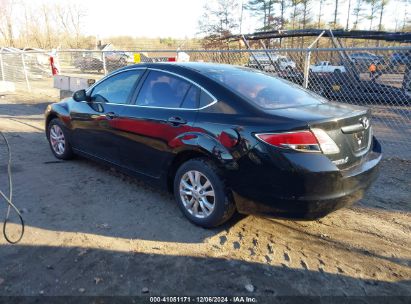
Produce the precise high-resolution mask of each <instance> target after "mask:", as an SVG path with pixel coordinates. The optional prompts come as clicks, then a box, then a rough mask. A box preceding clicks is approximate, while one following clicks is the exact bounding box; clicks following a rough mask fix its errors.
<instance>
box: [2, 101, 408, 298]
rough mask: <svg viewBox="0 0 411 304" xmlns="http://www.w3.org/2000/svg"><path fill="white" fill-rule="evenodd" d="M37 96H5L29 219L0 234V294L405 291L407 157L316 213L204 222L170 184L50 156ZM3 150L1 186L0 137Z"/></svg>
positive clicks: (6, 126)
mask: <svg viewBox="0 0 411 304" xmlns="http://www.w3.org/2000/svg"><path fill="white" fill-rule="evenodd" d="M41 100H42V99H39V98H36V99H34V98H29V97H27V96H23V95H8V96H5V97H2V98H1V99H0V130H2V131H3V132H5V134H6V136H7V138H8V139H9V142H10V144H11V148H12V153H13V180H14V201H15V203H16V204H17V205H18V206H19V208H20V209H21V210H22V212H23V216H24V218H25V221H26V225H27V226H26V233H25V235H24V238H23V240H22V241H21V242H20V243H19V244H18V245H8V244H7V243H6V242H5V241H4V239H3V238H2V237H0V270H1V271H0V295H140V294H142V292H143V291H144V292H146V293H145V294H146V295H159V294H162V295H164V294H166V295H178V296H182V295H221V294H230V295H240V294H244V295H253V296H260V295H314V296H315V295H322V296H327V295H331V296H335V295H340V296H364V295H375V296H381V295H408V296H411V233H410V232H411V182H410V181H411V161H405V160H401V159H396V158H389V159H384V160H383V161H382V164H381V175H380V177H379V179H378V180H377V182H376V183H375V184H374V186H373V187H372V188H371V189H370V191H369V192H368V194H367V196H366V197H365V198H364V199H363V200H362V201H360V202H359V203H357V204H356V205H354V206H353V207H351V208H345V209H342V210H339V211H337V212H335V213H333V214H331V215H329V216H327V217H325V218H323V219H321V220H317V221H306V222H302V221H290V220H279V219H268V218H262V217H255V216H248V217H243V216H236V218H235V219H233V220H232V221H231V222H229V223H228V224H227V225H225V226H223V227H221V228H219V229H214V230H205V229H202V228H199V227H196V226H193V225H192V224H190V223H189V222H188V221H187V220H186V219H185V218H184V217H183V215H182V214H181V213H180V211H179V210H178V208H177V206H176V204H175V202H174V200H173V198H172V196H171V195H170V194H169V193H167V192H164V191H162V190H159V189H156V188H151V187H150V186H148V185H146V184H144V183H142V182H140V181H138V180H136V179H134V178H131V177H128V176H125V175H123V174H121V173H119V172H117V171H115V170H113V169H110V168H106V167H103V166H101V165H98V164H95V163H94V162H91V161H89V160H86V159H83V158H77V159H75V160H72V161H67V162H62V161H58V160H57V159H55V158H54V157H53V155H52V153H51V151H50V149H49V147H48V144H47V141H46V137H45V135H44V132H43V116H42V114H43V112H44V109H45V107H46V105H47V102H45V101H41ZM44 100H47V99H44ZM0 151H1V153H0V155H1V156H2V158H1V163H0V189H1V190H3V191H4V190H6V176H5V168H6V162H5V159H4V155H5V153H4V152H5V147H4V145H3V142H2V141H0ZM4 210H5V207H4V204H3V203H2V204H1V205H0V211H2V212H3V211H4ZM17 229H18V226H17V225H13V226H10V230H11V232H12V233H14V235H15V234H16V233H17ZM249 285H252V286H249ZM251 287H252V288H251ZM247 288H248V289H249V290H247ZM143 289H144V290H143ZM251 290H253V291H251Z"/></svg>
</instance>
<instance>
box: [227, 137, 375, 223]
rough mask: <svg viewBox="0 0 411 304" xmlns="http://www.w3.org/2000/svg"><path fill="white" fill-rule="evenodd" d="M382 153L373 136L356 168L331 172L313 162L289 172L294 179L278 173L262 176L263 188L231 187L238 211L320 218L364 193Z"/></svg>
mask: <svg viewBox="0 0 411 304" xmlns="http://www.w3.org/2000/svg"><path fill="white" fill-rule="evenodd" d="M381 156H382V153H381V146H380V144H379V143H378V141H377V140H375V139H374V144H373V149H372V151H370V152H369V153H368V154H367V155H366V157H365V158H364V159H363V160H362V162H361V163H360V164H358V165H357V166H355V167H352V168H349V169H346V170H338V171H333V170H330V168H322V165H321V164H316V165H317V166H316V169H317V170H307V168H301V167H300V169H299V170H295V172H294V173H293V174H292V176H293V177H294V178H289V177H284V180H283V181H280V180H279V179H278V176H277V178H276V179H273V180H270V179H269V178H265V185H264V187H261V188H259V187H258V186H257V187H254V191H252V192H250V191H249V192H247V191H243V190H239V188H237V190H238V191H235V189H234V200H235V202H236V205H237V210H238V211H239V212H240V213H244V214H262V215H268V216H278V217H286V218H294V219H308V220H310V219H316V218H320V217H323V216H325V215H327V214H329V213H330V212H332V211H334V210H337V209H340V208H342V207H345V206H349V205H352V204H353V203H355V202H357V201H359V200H360V199H361V198H362V197H363V196H364V193H365V191H366V190H367V188H368V187H369V186H370V185H371V184H372V182H373V181H374V180H375V179H376V178H377V176H378V164H379V162H380V160H381ZM288 160H289V162H290V163H293V162H294V163H293V164H292V166H293V167H294V168H297V167H298V166H299V163H298V159H297V158H296V159H294V160H293V159H292V157H291V158H289V159H288ZM325 167H326V165H325ZM296 172H297V173H296ZM253 183H254V184H255V181H253ZM269 183H272V185H273V187H272V188H271V189H270V188H269V187H267V185H268V184H269ZM274 184H275V186H274ZM278 184H280V186H279V187H278ZM234 188H236V187H234ZM264 189H266V190H264ZM293 190H295V191H293Z"/></svg>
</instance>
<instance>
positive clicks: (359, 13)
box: [353, 0, 363, 30]
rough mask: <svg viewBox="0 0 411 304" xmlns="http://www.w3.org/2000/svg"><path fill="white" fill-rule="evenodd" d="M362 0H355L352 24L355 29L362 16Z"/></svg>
mask: <svg viewBox="0 0 411 304" xmlns="http://www.w3.org/2000/svg"><path fill="white" fill-rule="evenodd" d="M362 4H363V0H357V2H356V4H355V7H354V10H353V11H354V18H355V19H354V24H353V29H354V30H356V29H357V27H358V23H359V22H360V21H361V18H362V11H363V6H362Z"/></svg>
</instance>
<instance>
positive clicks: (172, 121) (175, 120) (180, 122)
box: [167, 116, 187, 126]
mask: <svg viewBox="0 0 411 304" xmlns="http://www.w3.org/2000/svg"><path fill="white" fill-rule="evenodd" d="M167 122H168V123H170V124H172V125H173V126H178V125H184V124H186V123H187V121H186V120H185V119H183V118H181V117H178V116H173V117H170V118H169V119H168V120H167Z"/></svg>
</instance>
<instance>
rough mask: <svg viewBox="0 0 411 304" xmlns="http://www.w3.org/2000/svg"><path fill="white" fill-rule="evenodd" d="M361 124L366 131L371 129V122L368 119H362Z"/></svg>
mask: <svg viewBox="0 0 411 304" xmlns="http://www.w3.org/2000/svg"><path fill="white" fill-rule="evenodd" d="M360 123H361V124H362V126H363V127H364V129H365V130H367V129H368V128H369V127H370V120H369V119H368V118H367V117H362V118H360Z"/></svg>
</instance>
